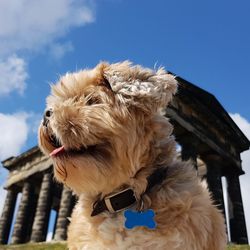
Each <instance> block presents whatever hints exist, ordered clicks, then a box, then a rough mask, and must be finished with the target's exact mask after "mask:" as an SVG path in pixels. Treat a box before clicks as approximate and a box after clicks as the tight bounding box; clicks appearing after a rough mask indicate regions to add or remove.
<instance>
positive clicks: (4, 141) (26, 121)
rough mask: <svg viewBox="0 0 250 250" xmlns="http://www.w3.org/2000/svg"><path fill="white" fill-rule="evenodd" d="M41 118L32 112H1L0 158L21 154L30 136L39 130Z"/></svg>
mask: <svg viewBox="0 0 250 250" xmlns="http://www.w3.org/2000/svg"><path fill="white" fill-rule="evenodd" d="M40 120H41V115H39V114H34V113H32V112H29V113H28V112H19V113H14V114H3V113H0V131H1V136H0V160H4V159H6V158H8V157H10V156H16V155H18V154H20V153H21V150H22V147H23V146H24V145H25V143H26V141H27V139H28V136H29V135H30V134H31V133H36V132H37V128H38V125H39V123H40ZM0 182H1V178H0Z"/></svg>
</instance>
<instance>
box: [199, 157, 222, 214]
mask: <svg viewBox="0 0 250 250" xmlns="http://www.w3.org/2000/svg"><path fill="white" fill-rule="evenodd" d="M202 160H203V161H204V162H205V164H206V167H207V174H206V176H205V177H206V179H207V183H208V188H209V190H210V192H211V193H212V197H213V199H214V204H216V205H217V207H218V208H219V209H220V210H221V211H222V212H223V213H224V218H226V217H225V206H224V199H223V190H222V181H221V177H222V175H221V165H222V164H221V162H222V159H221V158H220V157H219V155H217V154H209V155H206V156H202Z"/></svg>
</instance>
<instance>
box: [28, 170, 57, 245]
mask: <svg viewBox="0 0 250 250" xmlns="http://www.w3.org/2000/svg"><path fill="white" fill-rule="evenodd" d="M51 193H52V180H51V173H48V172H45V173H44V176H43V180H42V184H41V189H40V193H39V198H38V202H37V209H36V214H35V219H34V223H33V227H32V233H31V238H30V240H31V241H32V242H41V241H45V240H46V235H47V228H48V223H49V215H50V209H51V201H52V195H51Z"/></svg>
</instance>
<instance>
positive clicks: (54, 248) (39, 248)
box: [0, 242, 67, 250]
mask: <svg viewBox="0 0 250 250" xmlns="http://www.w3.org/2000/svg"><path fill="white" fill-rule="evenodd" d="M0 250H67V247H66V243H64V242H63V243H28V244H18V245H0Z"/></svg>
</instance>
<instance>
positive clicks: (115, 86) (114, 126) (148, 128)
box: [39, 61, 177, 194]
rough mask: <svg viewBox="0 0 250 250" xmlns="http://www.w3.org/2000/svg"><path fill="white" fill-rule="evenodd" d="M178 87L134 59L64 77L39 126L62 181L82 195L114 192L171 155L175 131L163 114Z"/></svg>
mask: <svg viewBox="0 0 250 250" xmlns="http://www.w3.org/2000/svg"><path fill="white" fill-rule="evenodd" d="M176 88H177V83H176V80H175V78H174V76H172V75H171V74H167V73H166V71H165V70H164V69H162V68H161V69H159V70H157V71H153V70H150V69H145V68H142V67H140V66H132V65H131V63H130V62H128V61H125V62H122V63H116V64H107V63H100V64H99V65H97V66H96V67H95V68H94V69H92V70H83V71H79V72H77V73H72V74H66V75H65V76H63V77H61V79H60V80H59V82H58V83H57V84H55V85H54V86H52V93H51V95H50V96H49V97H48V98H47V108H46V111H45V113H44V120H43V122H42V124H41V126H40V128H39V145H40V147H41V149H42V151H43V152H44V153H46V154H50V155H51V157H52V159H53V163H54V172H55V177H56V178H57V180H59V181H61V182H65V183H66V184H67V185H68V186H70V187H71V188H72V189H73V190H74V191H75V192H76V193H78V194H79V193H81V192H89V193H93V194H94V193H95V194H96V193H99V192H100V191H104V190H106V191H107V192H108V191H112V190H113V189H114V188H116V187H118V186H120V185H121V184H123V183H125V182H126V181H127V180H128V179H129V178H131V177H133V176H134V175H135V173H136V172H137V171H138V170H139V169H140V168H143V167H145V166H149V165H150V164H153V163H154V161H155V159H156V158H157V157H158V158H159V159H158V160H159V161H160V160H161V158H163V154H169V157H170V156H171V154H172V153H173V152H172V150H171V149H169V148H168V149H166V150H165V152H164V153H163V152H160V151H161V148H162V145H163V144H164V143H165V144H166V143H167V140H166V138H167V137H169V136H170V134H171V132H172V127H171V125H170V124H169V123H168V122H167V120H166V119H165V118H163V116H162V113H161V114H160V112H161V110H163V109H165V108H166V105H167V103H168V102H169V101H170V100H171V98H172V95H173V94H174V93H175V92H176ZM109 189H110V190H109Z"/></svg>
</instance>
